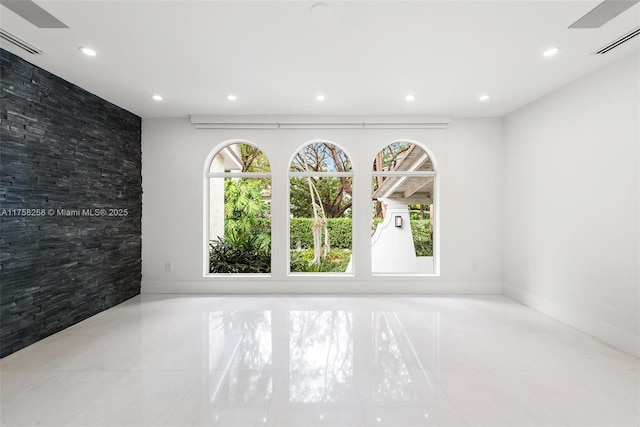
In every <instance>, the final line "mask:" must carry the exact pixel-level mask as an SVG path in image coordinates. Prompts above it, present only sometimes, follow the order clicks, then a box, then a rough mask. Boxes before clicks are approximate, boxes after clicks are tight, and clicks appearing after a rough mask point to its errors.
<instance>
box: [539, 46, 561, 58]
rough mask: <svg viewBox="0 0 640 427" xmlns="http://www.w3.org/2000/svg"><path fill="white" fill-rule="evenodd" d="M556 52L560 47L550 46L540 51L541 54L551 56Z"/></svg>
mask: <svg viewBox="0 0 640 427" xmlns="http://www.w3.org/2000/svg"><path fill="white" fill-rule="evenodd" d="M558 52H560V48H559V47H551V48H549V49H547V50H545V51H544V52H542V56H547V57H548V56H553V55H556V54H557V53H558Z"/></svg>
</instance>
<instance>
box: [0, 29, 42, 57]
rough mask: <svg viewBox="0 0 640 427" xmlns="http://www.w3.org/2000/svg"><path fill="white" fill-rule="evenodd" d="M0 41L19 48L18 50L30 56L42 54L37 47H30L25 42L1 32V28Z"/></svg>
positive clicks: (6, 32) (8, 33) (1, 30)
mask: <svg viewBox="0 0 640 427" xmlns="http://www.w3.org/2000/svg"><path fill="white" fill-rule="evenodd" d="M0 39H3V40H6V41H8V42H9V43H11V44H12V45H14V46H16V47H19V48H20V49H22V50H24V51H25V52H28V53H30V54H32V55H40V54H41V53H42V51H41V50H40V49H38V48H37V47H35V46H32V45H30V44H29V43H27V42H26V41H24V40H22V39H21V38H19V37H16V36H14V35H13V34H11V33H10V32H8V31H5V30H3V29H2V28H0Z"/></svg>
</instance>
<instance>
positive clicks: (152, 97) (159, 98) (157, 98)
mask: <svg viewBox="0 0 640 427" xmlns="http://www.w3.org/2000/svg"><path fill="white" fill-rule="evenodd" d="M151 99H153V100H154V101H162V96H160V95H151Z"/></svg>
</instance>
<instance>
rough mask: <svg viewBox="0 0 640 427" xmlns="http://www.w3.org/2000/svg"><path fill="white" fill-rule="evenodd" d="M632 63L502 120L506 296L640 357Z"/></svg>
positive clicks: (639, 135) (637, 100)
mask: <svg viewBox="0 0 640 427" xmlns="http://www.w3.org/2000/svg"><path fill="white" fill-rule="evenodd" d="M639 82H640V69H639V57H638V55H637V54H636V55H633V56H630V57H627V58H625V59H623V60H621V61H618V62H616V63H614V64H611V65H609V66H606V67H605V68H602V69H601V70H599V71H597V72H595V73H593V74H591V75H588V76H586V77H584V78H582V79H580V80H578V81H576V82H574V83H572V84H570V85H569V86H566V87H564V88H562V89H560V90H558V91H556V92H554V93H552V94H551V95H549V96H547V97H545V98H542V99H540V100H538V101H536V102H534V103H533V104H531V105H529V106H527V107H525V108H522V109H521V110H519V111H517V112H515V113H513V114H511V115H509V116H508V117H506V118H505V132H504V140H505V159H504V160H505V213H504V217H505V243H504V253H505V256H504V282H505V290H504V291H505V294H506V295H508V296H510V297H512V298H514V299H516V300H519V301H522V302H524V303H525V304H527V305H529V306H531V307H533V308H536V309H538V310H540V311H542V312H545V313H547V314H550V315H552V316H554V317H556V318H558V319H560V320H562V321H564V322H566V323H569V324H571V325H573V326H575V327H577V328H579V329H582V330H584V331H585V332H587V333H589V334H592V335H594V336H596V337H598V338H600V339H601V340H603V341H605V342H607V343H609V344H611V345H614V346H616V347H618V348H621V349H623V350H626V351H628V352H630V353H633V354H635V355H640V348H639V347H640V340H639V335H640V317H639V313H640V276H639V259H640V252H639V244H638V243H639V227H638V224H639V222H640V211H639V191H640V188H639V174H638V169H639V149H638V146H639V145H640V130H639V127H640V96H639V94H640V84H639Z"/></svg>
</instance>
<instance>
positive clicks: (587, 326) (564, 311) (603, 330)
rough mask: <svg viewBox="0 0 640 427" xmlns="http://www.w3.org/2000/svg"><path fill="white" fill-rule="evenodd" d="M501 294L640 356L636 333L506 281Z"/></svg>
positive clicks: (638, 340)
mask: <svg viewBox="0 0 640 427" xmlns="http://www.w3.org/2000/svg"><path fill="white" fill-rule="evenodd" d="M503 294H504V295H505V296H507V297H509V298H511V299H513V300H515V301H518V302H520V303H522V304H524V305H526V306H528V307H531V308H533V309H534V310H537V311H539V312H541V313H544V314H546V315H548V316H551V317H553V318H554V319H557V320H559V321H561V322H563V323H566V324H567V325H569V326H573V327H574V328H576V329H579V330H581V331H582V332H584V333H587V334H589V335H591V336H593V337H595V338H597V339H599V340H600V341H602V342H604V343H606V344H608V345H610V346H611V347H614V348H617V349H619V350H622V351H624V352H627V353H629V354H632V355H634V356H635V357H640V337H639V336H637V335H634V334H632V333H630V332H627V331H625V330H623V329H620V328H618V327H616V326H613V325H611V324H609V323H605V322H603V321H601V320H599V319H596V318H594V317H591V316H588V315H586V314H584V313H580V312H577V311H575V310H573V309H570V308H568V307H565V306H563V305H562V304H558V303H556V302H553V301H550V300H548V299H546V298H543V297H540V296H537V295H534V294H532V293H530V292H527V291H525V290H522V289H519V288H517V287H515V286H512V285H509V284H508V283H504V284H503Z"/></svg>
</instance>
